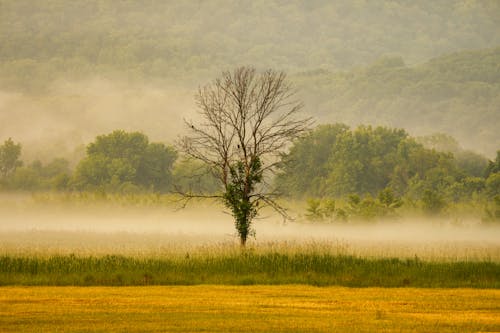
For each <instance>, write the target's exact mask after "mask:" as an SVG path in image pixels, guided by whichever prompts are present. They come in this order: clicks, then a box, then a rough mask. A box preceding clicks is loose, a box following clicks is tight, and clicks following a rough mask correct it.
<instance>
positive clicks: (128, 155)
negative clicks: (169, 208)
mask: <svg viewBox="0 0 500 333" xmlns="http://www.w3.org/2000/svg"><path fill="white" fill-rule="evenodd" d="M176 158H177V153H176V152H175V150H174V149H173V148H171V147H168V146H166V145H164V144H162V143H150V142H149V140H148V138H147V136H146V135H144V134H142V133H140V132H130V133H128V132H125V131H123V130H116V131H113V132H112V133H110V134H107V135H100V136H98V137H97V138H96V139H95V141H94V142H92V143H90V144H89V145H88V146H87V156H86V157H85V158H84V159H83V160H82V161H81V162H80V163H79V164H78V166H77V168H76V171H75V177H74V178H75V179H74V182H75V186H76V187H77V188H80V189H90V190H92V189H94V190H95V189H99V188H101V189H107V190H110V191H130V190H132V191H134V190H136V189H137V188H139V189H140V188H142V189H153V190H155V191H165V190H167V189H168V188H169V186H171V171H172V166H173V164H174V162H175V160H176Z"/></svg>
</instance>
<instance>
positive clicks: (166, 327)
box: [0, 285, 500, 333]
mask: <svg viewBox="0 0 500 333" xmlns="http://www.w3.org/2000/svg"><path fill="white" fill-rule="evenodd" d="M0 331H1V332H6V333H7V332H90V331H92V332H270V331H272V332H308V331H314V332H401V331H404V332H437V331H439V332H481V331H482V332H492V331H500V290H484V289H414V288H403V289H397V288H395V289H380V288H362V289H354V288H343V287H311V286H296V285H289V286H206V285H200V286H170V287H151V286H150V287H29V288H28V287H2V288H0Z"/></svg>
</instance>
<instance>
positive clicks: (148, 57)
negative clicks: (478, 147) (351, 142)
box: [0, 0, 500, 90]
mask: <svg viewBox="0 0 500 333" xmlns="http://www.w3.org/2000/svg"><path fill="white" fill-rule="evenodd" d="M499 17H500V3H499V2H498V1H496V0H450V1H433V0H420V1H410V2H407V1H395V0H385V1H369V0H356V1H351V0H344V1H328V0H314V1H313V0H307V1H304V0H294V1H280V0H265V1H264V0H260V1H228V0H216V1H164V0H150V1H109V0H87V1H67V0H44V1H40V0H37V1H33V0H16V1H10V0H1V1H0V41H1V43H0V77H2V80H1V81H2V82H1V87H4V88H11V87H18V88H23V89H35V90H36V89H40V88H43V87H46V86H47V81H50V80H52V79H55V78H58V77H61V76H64V77H71V78H78V77H81V76H85V75H89V74H99V75H103V74H110V73H113V74H115V75H116V74H119V75H120V76H122V77H124V78H128V79H130V78H133V79H148V78H151V77H156V78H161V79H168V80H172V81H174V82H177V81H179V80H181V81H184V82H191V83H193V82H194V83H195V84H198V80H199V78H200V77H206V76H207V75H210V76H212V75H213V74H214V73H218V72H219V71H220V70H221V69H222V68H231V67H234V66H235V65H241V64H252V65H256V66H258V67H272V68H276V69H283V70H287V71H292V72H295V71H300V70H310V69H316V68H323V69H329V70H332V69H335V70H337V69H345V68H350V67H352V66H355V65H364V64H367V63H370V62H373V61H374V60H376V59H378V58H379V57H381V56H382V55H387V54H391V55H392V54H397V55H400V56H402V57H403V58H404V59H405V61H407V62H408V63H416V62H422V61H424V60H427V59H429V58H431V57H435V56H438V55H442V54H445V53H449V52H453V51H457V50H465V49H472V48H485V47H492V46H495V45H500V33H499V31H500V19H499Z"/></svg>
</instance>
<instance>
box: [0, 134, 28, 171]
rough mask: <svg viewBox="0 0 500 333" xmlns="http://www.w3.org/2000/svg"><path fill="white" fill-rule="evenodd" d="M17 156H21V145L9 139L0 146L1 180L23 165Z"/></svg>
mask: <svg viewBox="0 0 500 333" xmlns="http://www.w3.org/2000/svg"><path fill="white" fill-rule="evenodd" d="M19 156H21V144H19V143H18V144H16V143H14V141H13V140H12V139H11V138H9V139H7V140H6V141H5V142H4V143H3V145H1V146H0V175H1V176H2V177H3V178H5V177H7V176H8V175H10V174H12V173H13V172H14V171H15V170H16V168H18V167H20V166H21V165H22V164H23V163H22V162H21V161H20V160H19Z"/></svg>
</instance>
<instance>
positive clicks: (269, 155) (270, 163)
mask: <svg viewBox="0 0 500 333" xmlns="http://www.w3.org/2000/svg"><path fill="white" fill-rule="evenodd" d="M293 97H294V91H293V90H292V88H291V86H290V85H289V83H287V81H286V75H285V73H283V72H276V71H273V70H267V71H265V72H263V73H257V72H256V70H255V69H253V68H248V67H240V68H237V69H235V70H234V71H233V72H224V73H222V76H221V77H220V78H217V79H216V80H214V81H213V82H212V83H210V84H208V85H207V86H205V87H203V88H200V89H199V91H198V93H197V94H196V102H197V105H198V108H199V114H200V116H201V118H202V120H201V122H199V123H194V122H192V121H186V126H187V130H188V131H189V135H187V136H185V137H183V138H182V139H181V142H180V144H181V149H182V150H183V151H184V153H185V154H187V155H188V156H190V157H192V158H194V159H197V160H200V161H202V162H204V163H205V164H206V165H207V166H208V167H209V170H211V172H212V173H213V175H214V176H215V177H216V178H217V179H218V180H219V181H220V184H221V189H222V190H221V193H220V194H214V195H208V196H205V195H203V194H200V193H186V192H182V191H181V192H182V193H183V195H184V196H185V198H193V197H212V198H213V197H216V198H220V199H221V200H222V202H223V203H224V205H225V206H226V207H227V208H228V209H230V210H231V214H232V215H233V217H234V219H235V226H236V230H237V232H238V235H239V238H240V242H241V245H242V246H245V244H246V241H247V238H248V236H249V235H250V234H251V232H252V228H251V224H252V221H253V219H254V218H255V217H256V216H257V215H258V213H259V210H260V209H262V208H263V207H266V206H267V207H272V208H273V209H274V210H276V211H277V212H278V213H279V214H281V215H282V216H283V217H287V215H286V211H285V209H283V207H282V206H281V205H279V203H277V202H276V200H275V199H276V195H277V194H276V193H275V192H273V191H272V190H271V186H270V185H269V184H268V182H267V181H266V179H267V178H268V175H269V174H270V173H272V172H273V171H274V170H275V169H276V167H277V165H278V163H279V161H280V154H281V153H283V151H284V149H285V148H286V147H287V145H288V144H289V142H290V141H291V140H293V139H294V138H297V137H298V136H300V135H301V134H303V133H304V132H305V131H307V130H308V129H309V127H310V125H311V119H310V118H298V117H297V116H298V112H299V111H300V110H301V108H302V104H301V103H300V102H298V101H296V100H295V99H294V98H293Z"/></svg>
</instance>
